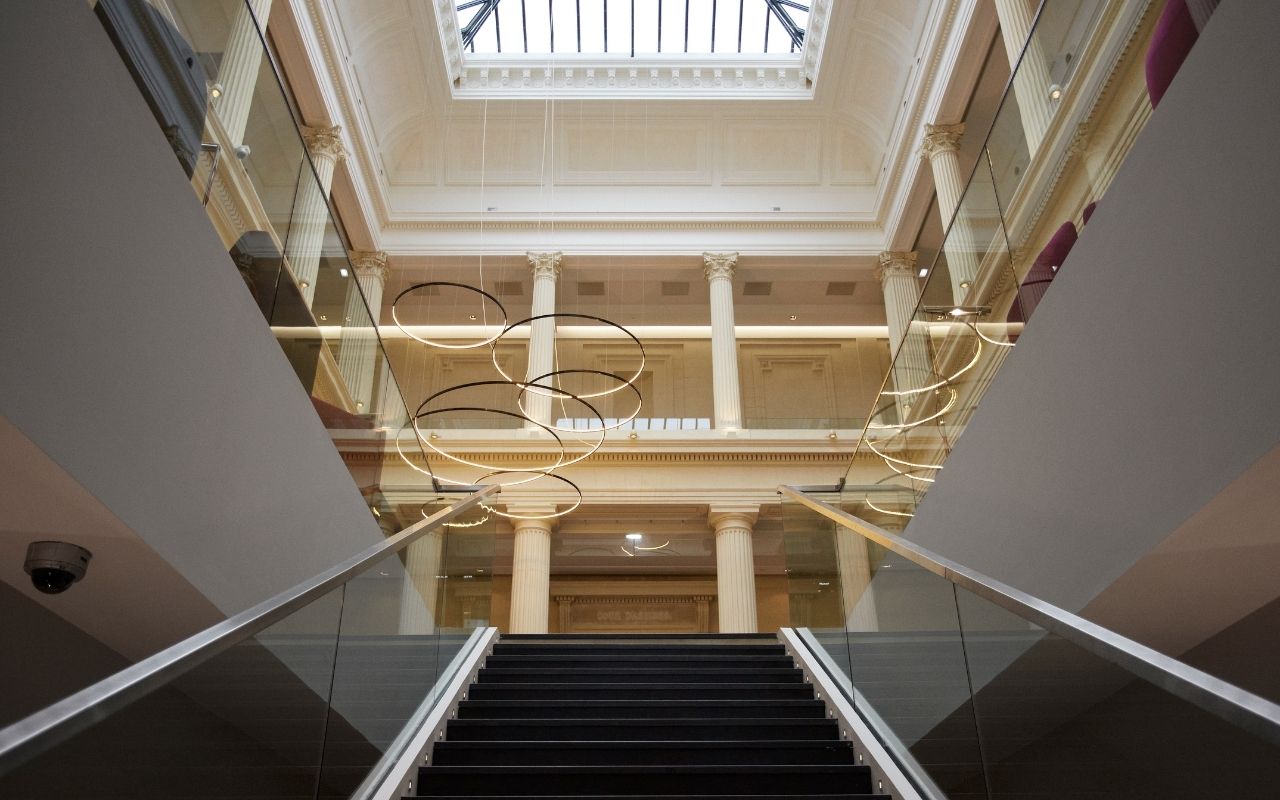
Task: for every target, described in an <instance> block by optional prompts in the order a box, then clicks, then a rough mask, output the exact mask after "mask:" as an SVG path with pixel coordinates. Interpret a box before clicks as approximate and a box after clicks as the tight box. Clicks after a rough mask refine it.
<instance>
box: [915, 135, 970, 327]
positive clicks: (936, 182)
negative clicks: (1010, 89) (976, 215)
mask: <svg viewBox="0 0 1280 800" xmlns="http://www.w3.org/2000/svg"><path fill="white" fill-rule="evenodd" d="M963 134H964V124H963V123H961V124H959V125H925V126H924V142H923V143H922V144H921V147H920V153H921V154H922V155H923V156H924V157H925V158H927V159H929V166H930V167H931V168H932V169H933V188H934V191H936V192H937V193H938V214H939V215H940V216H941V217H942V228H943V230H947V229H948V226H949V227H950V230H949V232H948V233H947V238H946V241H945V242H944V243H943V250H944V251H945V252H946V255H947V270H948V272H949V273H950V274H951V296H952V299H953V300H954V302H955V304H956V305H964V298H965V295H966V294H967V293H968V291H969V287H970V286H972V285H973V279H974V277H975V276H976V275H977V274H978V254H977V252H976V251H977V248H976V247H974V244H973V234H972V232H971V231H970V229H969V221H968V220H967V219H966V218H965V217H964V215H963V214H960V215H957V213H956V212H957V211H958V210H959V208H960V198H961V197H962V196H963V195H964V175H963V174H962V173H961V172H960V154H959V150H960V137H961V136H962V135H963Z"/></svg>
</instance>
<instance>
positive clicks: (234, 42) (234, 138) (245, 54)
mask: <svg viewBox="0 0 1280 800" xmlns="http://www.w3.org/2000/svg"><path fill="white" fill-rule="evenodd" d="M239 5H240V8H239V9H238V10H237V11H236V18H235V20H234V21H233V22H232V23H231V33H230V35H229V36H228V37H227V44H226V47H225V48H224V49H223V51H222V63H221V65H220V66H219V68H218V83H220V84H222V96H221V97H218V98H215V99H214V101H213V108H214V111H216V112H217V114H218V119H219V120H220V121H221V122H222V128H223V130H225V131H226V133H227V137H228V139H229V140H230V141H228V142H226V143H225V144H227V145H228V146H230V147H237V146H239V145H241V144H243V143H244V131H245V126H246V125H247V124H248V122H249V108H250V107H251V106H252V105H253V89H254V86H256V85H257V83H258V69H259V67H261V65H262V49H263V44H262V39H261V37H260V36H259V35H258V25H257V23H256V22H255V21H254V18H255V17H256V18H257V20H258V21H259V22H261V23H262V25H263V26H264V27H265V26H266V24H267V15H268V14H269V13H270V12H271V0H249V1H248V4H247V5H246V4H244V3H241V4H239ZM250 9H252V13H250Z"/></svg>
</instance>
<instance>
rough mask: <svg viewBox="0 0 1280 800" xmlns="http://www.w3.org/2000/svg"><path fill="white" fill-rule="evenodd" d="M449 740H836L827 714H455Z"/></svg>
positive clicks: (836, 736)
mask: <svg viewBox="0 0 1280 800" xmlns="http://www.w3.org/2000/svg"><path fill="white" fill-rule="evenodd" d="M446 736H447V739H448V741H471V742H474V741H490V742H492V741H531V742H568V741H634V740H639V741H685V740H698V741H708V740H724V739H737V740H753V741H795V740H797V739H807V740H820V739H825V740H837V741H838V740H839V738H840V736H839V729H838V727H837V726H836V722H835V720H826V719H778V718H776V717H775V718H758V719H751V718H742V719H722V720H706V719H678V718H672V719H660V720H655V719H611V720H604V719H538V720H527V719H455V720H452V721H451V722H450V723H449V727H448V730H447V732H446Z"/></svg>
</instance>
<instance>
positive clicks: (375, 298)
mask: <svg viewBox="0 0 1280 800" xmlns="http://www.w3.org/2000/svg"><path fill="white" fill-rule="evenodd" d="M351 268H352V269H353V270H355V281H353V282H352V283H351V284H350V285H349V286H348V287H347V303H346V308H345V309H344V310H343V316H342V318H343V320H347V322H346V323H345V324H344V325H343V328H342V345H341V347H339V348H338V371H339V372H341V373H342V378H343V380H345V381H346V384H347V390H348V391H349V392H350V393H351V397H352V399H353V400H355V401H356V413H370V412H372V411H373V410H374V408H375V406H374V404H373V375H374V368H375V367H376V365H377V363H378V331H377V327H378V314H379V311H380V310H381V308H382V290H383V288H384V287H385V286H386V285H387V274H388V270H387V254H386V253H384V252H382V251H376V252H360V253H351ZM357 284H359V287H360V288H359V289H357V288H356V285H357ZM361 292H363V293H364V296H363V297H361ZM366 301H367V302H368V304H369V307H368V311H367V312H366V311H365V302H366ZM366 313H367V314H368V315H369V316H371V317H372V320H371V321H369V322H368V323H366V320H365V316H366Z"/></svg>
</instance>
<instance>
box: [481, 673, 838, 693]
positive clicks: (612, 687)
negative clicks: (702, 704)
mask: <svg viewBox="0 0 1280 800" xmlns="http://www.w3.org/2000/svg"><path fill="white" fill-rule="evenodd" d="M480 674H481V676H483V675H484V672H483V670H482V671H481V673H480ZM467 697H468V698H469V699H472V700H547V701H551V700H775V699H777V700H784V699H785V700H812V699H813V687H812V686H810V685H809V684H807V683H736V682H733V683H731V682H728V681H726V682H723V683H684V682H680V681H676V682H671V683H588V684H582V683H514V682H513V683H476V684H473V685H472V686H471V687H470V688H469V689H467Z"/></svg>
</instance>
